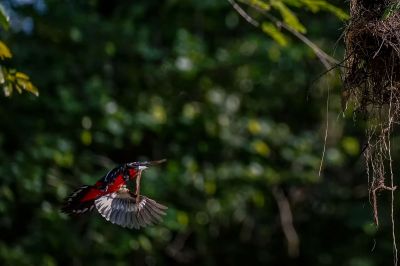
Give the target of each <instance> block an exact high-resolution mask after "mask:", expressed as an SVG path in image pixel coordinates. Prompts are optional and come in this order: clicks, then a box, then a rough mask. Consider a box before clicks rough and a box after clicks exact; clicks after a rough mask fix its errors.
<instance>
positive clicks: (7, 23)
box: [0, 4, 10, 30]
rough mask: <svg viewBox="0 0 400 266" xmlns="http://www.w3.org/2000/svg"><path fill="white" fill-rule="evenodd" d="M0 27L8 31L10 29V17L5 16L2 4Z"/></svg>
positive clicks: (0, 7)
mask: <svg viewBox="0 0 400 266" xmlns="http://www.w3.org/2000/svg"><path fill="white" fill-rule="evenodd" d="M0 26H1V27H3V29H5V30H8V29H9V27H10V17H9V16H8V15H7V12H6V10H5V9H4V7H3V5H2V4H0Z"/></svg>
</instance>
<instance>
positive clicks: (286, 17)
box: [271, 1, 307, 33]
mask: <svg viewBox="0 0 400 266" xmlns="http://www.w3.org/2000/svg"><path fill="white" fill-rule="evenodd" d="M271 4H272V6H273V7H274V8H275V9H277V10H278V11H279V12H280V13H281V16H282V18H283V21H284V22H285V23H286V24H288V25H289V26H290V27H292V28H293V29H295V30H297V31H298V32H301V33H306V31H307V30H306V28H305V27H304V25H303V24H301V23H300V21H299V19H298V18H297V17H296V15H295V14H294V13H293V12H292V11H291V10H290V9H289V8H288V7H287V6H286V5H285V4H284V3H282V2H278V1H273V2H271Z"/></svg>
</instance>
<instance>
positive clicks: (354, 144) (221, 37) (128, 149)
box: [0, 0, 398, 266]
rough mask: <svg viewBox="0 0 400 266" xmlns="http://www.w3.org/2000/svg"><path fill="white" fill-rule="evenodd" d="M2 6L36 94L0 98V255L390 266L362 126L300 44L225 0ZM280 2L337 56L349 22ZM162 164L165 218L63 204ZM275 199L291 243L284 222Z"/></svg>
mask: <svg viewBox="0 0 400 266" xmlns="http://www.w3.org/2000/svg"><path fill="white" fill-rule="evenodd" d="M288 2H290V1H288ZM2 3H3V5H4V6H5V7H7V10H8V11H9V12H10V16H11V18H12V21H11V22H12V29H11V31H9V32H1V37H2V39H3V40H4V41H5V42H6V43H7V45H8V46H9V47H10V48H11V49H12V51H13V54H14V57H13V59H12V61H11V62H10V64H11V65H12V66H15V67H18V68H19V69H20V70H21V71H24V72H26V73H28V74H29V76H30V77H31V79H32V82H33V83H34V84H35V85H36V86H37V87H38V88H39V91H40V96H39V97H35V96H33V95H31V94H28V93H23V94H21V95H18V94H13V95H12V97H0V121H1V123H0V125H1V130H0V160H1V164H0V264H1V265H92V264H93V265H121V266H122V265H149V266H154V265H348V266H372V265H391V264H392V240H391V225H390V223H389V221H390V216H389V214H390V213H389V206H388V205H387V203H388V202H389V195H388V192H383V193H382V195H381V197H380V205H379V208H380V209H379V210H380V217H381V221H380V222H381V224H380V227H379V228H376V227H375V226H374V224H373V214H372V208H371V206H370V203H369V199H368V180H367V175H366V173H365V169H364V160H363V157H362V156H361V155H360V154H361V149H362V146H363V143H364V142H365V137H364V129H363V127H362V124H363V123H362V121H358V120H357V119H356V120H355V119H354V116H353V115H352V114H351V112H350V113H346V115H345V116H343V115H342V113H341V101H340V89H341V82H340V77H339V75H337V73H336V74H334V75H325V76H323V77H322V78H320V75H321V74H322V73H323V72H324V70H325V69H324V67H323V66H322V65H321V63H320V62H319V60H318V59H317V58H316V56H315V55H314V53H313V52H312V51H311V50H310V49H309V48H308V47H307V46H306V45H305V44H303V43H302V42H300V41H298V40H297V39H296V38H295V37H293V36H291V35H290V34H287V35H286V36H287V38H289V39H290V43H289V45H287V46H285V47H282V46H280V45H279V44H278V43H277V42H275V41H274V40H273V39H271V38H270V37H269V36H268V35H267V34H265V33H263V32H262V30H260V29H257V28H254V27H252V26H251V25H250V24H248V23H247V22H246V21H245V20H244V19H243V18H241V17H240V16H238V14H237V13H236V12H235V10H234V9H233V8H232V7H231V6H230V5H229V3H228V2H227V1H214V0H203V1H195V0H191V1H178V0H169V1H155V0H146V1H100V0H89V1H72V0H71V1H58V0H57V1H56V0H46V1H44V0H36V1H34V0H32V1H16V0H14V1H11V0H8V1H2ZM336 4H338V5H339V6H340V5H341V8H343V9H344V10H347V9H348V7H347V5H346V4H344V3H342V2H340V1H337V2H336ZM293 11H294V12H295V13H296V14H297V15H298V16H299V18H300V19H301V21H302V23H303V24H304V25H305V26H306V28H307V31H308V32H307V36H308V37H309V38H310V39H311V40H313V41H314V42H315V43H316V44H317V45H319V46H320V47H322V48H323V49H324V50H325V51H327V52H328V53H329V54H331V55H334V56H335V57H336V58H338V59H341V58H343V53H344V52H343V45H342V41H341V40H339V41H338V39H339V38H340V36H341V34H342V32H343V29H344V27H345V22H343V21H340V20H339V19H338V18H336V17H335V15H334V14H331V13H329V12H318V13H313V12H311V11H309V10H307V9H306V8H295V7H294V8H293ZM271 12H273V11H271ZM251 14H252V15H253V16H254V17H255V18H257V19H259V20H263V19H264V20H265V18H262V17H261V16H260V15H259V14H258V13H254V12H253V13H251ZM275 15H276V16H277V17H279V14H275ZM337 41H338V42H337ZM328 91H329V92H330V98H329V112H328V113H326V99H327V95H328ZM327 120H328V121H329V131H328V136H327V143H326V144H327V147H326V153H325V158H324V164H323V166H324V167H323V171H322V174H321V176H319V175H318V170H319V166H320V161H321V154H322V151H323V145H324V134H325V128H326V122H327ZM394 149H395V151H396V146H395V147H394ZM393 154H394V160H395V170H396V169H398V163H397V162H398V160H397V158H396V152H394V153H393ZM160 158H167V159H168V162H167V163H166V164H164V165H162V166H160V167H156V168H154V169H151V170H148V171H147V172H146V173H145V174H144V177H143V181H142V187H143V188H142V189H143V190H144V191H143V194H145V195H147V196H149V197H151V198H154V199H156V200H157V201H159V202H161V203H163V204H165V205H167V206H169V210H168V214H167V216H166V217H165V219H164V222H163V223H162V224H160V225H157V226H154V227H150V228H147V229H144V230H129V229H125V228H120V227H118V226H115V225H113V224H111V223H108V222H107V221H105V220H104V219H103V218H101V217H100V216H99V215H98V214H96V213H95V212H93V213H92V214H90V215H86V216H83V217H81V218H69V217H67V216H66V215H64V214H61V213H60V211H59V209H60V206H61V205H62V201H63V198H64V197H66V196H67V195H68V194H69V193H70V192H71V191H72V190H73V189H74V188H75V187H77V186H79V185H81V184H92V183H94V182H95V181H96V180H97V179H98V178H100V177H101V176H102V175H104V174H105V173H107V172H108V170H109V169H110V168H112V167H114V166H115V165H116V164H118V163H123V162H128V161H137V160H146V159H160ZM285 203H289V204H290V210H291V212H292V214H293V226H294V228H295V234H297V235H298V238H299V246H298V253H296V245H295V243H294V244H293V242H292V244H291V245H289V246H290V247H291V249H292V250H291V251H290V252H289V253H288V243H287V240H286V238H285V234H284V231H283V230H282V229H283V227H282V223H281V219H280V214H282V213H283V214H287V209H286V212H285V211H284V212H282V210H280V208H279V206H282V204H283V205H285ZM279 204H281V205H279ZM396 217H397V212H396ZM284 225H285V226H289V227H290V226H291V223H288V224H284ZM292 236H293V233H292Z"/></svg>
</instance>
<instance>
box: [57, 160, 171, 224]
mask: <svg viewBox="0 0 400 266" xmlns="http://www.w3.org/2000/svg"><path fill="white" fill-rule="evenodd" d="M165 161H166V160H165V159H162V160H158V161H146V162H131V163H125V164H122V165H120V166H118V167H115V168H114V169H112V170H111V171H109V172H108V173H107V174H106V175H105V176H103V177H102V178H101V179H100V180H99V181H97V182H96V183H95V184H94V185H92V186H87V185H85V186H81V187H79V188H77V189H76V190H75V191H74V192H72V193H71V195H70V196H68V197H67V198H66V199H65V203H64V206H63V207H62V209H61V211H62V212H64V213H67V214H69V215H81V214H84V213H86V212H88V211H91V210H93V209H96V210H97V211H98V212H99V213H100V215H101V216H103V217H104V218H105V219H106V220H107V221H110V222H111V223H114V224H117V225H120V226H122V227H127V228H136V229H139V228H140V227H146V226H148V225H152V224H156V223H158V222H161V221H162V216H164V215H165V214H166V213H165V210H166V209H167V207H166V206H164V205H161V204H159V203H157V202H156V201H155V200H152V199H150V198H148V197H146V196H143V195H141V194H140V181H141V176H142V172H143V171H144V170H145V169H147V168H148V167H150V166H152V165H157V164H160V163H163V162H165ZM128 181H135V182H136V189H135V192H132V191H131V190H130V189H129V188H128V186H127V182H128Z"/></svg>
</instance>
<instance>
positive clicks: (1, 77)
mask: <svg viewBox="0 0 400 266" xmlns="http://www.w3.org/2000/svg"><path fill="white" fill-rule="evenodd" d="M9 20H10V18H9V16H8V15H7V13H6V11H5V9H4V7H3V6H2V5H1V3H0V26H1V27H2V29H3V30H5V31H7V30H8V29H9V27H10V22H9ZM11 57H12V54H11V51H10V49H9V48H8V47H7V45H6V44H5V43H4V42H2V41H0V86H1V87H2V88H3V91H4V95H5V96H11V94H12V92H13V91H14V90H16V91H18V92H19V93H22V91H23V90H26V91H29V92H31V93H33V94H35V95H36V96H38V95H39V92H38V89H37V88H36V87H35V86H34V85H33V84H32V82H31V81H30V79H29V76H28V75H26V74H24V73H22V72H17V70H15V69H13V68H9V67H7V66H6V64H7V63H6V62H5V60H7V59H10V58H11Z"/></svg>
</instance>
